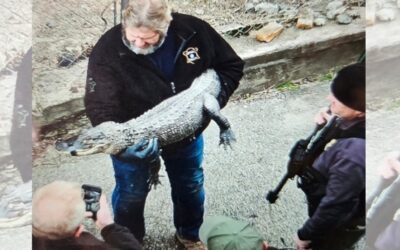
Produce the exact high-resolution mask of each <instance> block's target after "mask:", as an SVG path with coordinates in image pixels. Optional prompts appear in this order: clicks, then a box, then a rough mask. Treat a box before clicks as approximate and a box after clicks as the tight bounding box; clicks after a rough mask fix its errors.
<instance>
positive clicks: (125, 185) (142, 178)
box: [111, 135, 204, 240]
mask: <svg viewBox="0 0 400 250" xmlns="http://www.w3.org/2000/svg"><path fill="white" fill-rule="evenodd" d="M203 149H204V141H203V136H202V135H200V136H199V137H197V138H196V139H195V140H194V141H193V142H191V143H190V144H189V145H187V146H185V147H182V148H180V149H178V150H176V151H175V152H174V153H163V154H162V157H163V160H164V163H165V167H166V171H167V173H168V177H169V180H170V183H171V190H172V191H171V195H172V201H173V204H174V224H175V227H176V230H177V233H178V234H179V235H180V236H181V237H183V238H186V239H192V240H197V239H198V237H199V236H198V234H199V228H200V226H201V224H202V223H203V214H204V187H203V183H204V174H203V168H202V161H203ZM111 158H112V162H113V166H114V171H115V182H116V185H115V189H114V192H113V194H112V206H113V210H114V220H115V222H116V223H118V224H121V225H123V226H126V227H128V228H129V229H130V230H131V232H132V233H133V234H134V235H135V237H136V238H137V239H138V240H142V239H143V237H144V235H145V226H144V216H143V212H144V205H145V201H146V197H147V193H148V185H147V182H146V181H147V179H148V177H149V172H148V168H147V167H146V166H143V165H141V164H137V163H132V162H129V163H128V162H124V161H121V160H118V159H117V158H116V157H114V156H112V157H111Z"/></svg>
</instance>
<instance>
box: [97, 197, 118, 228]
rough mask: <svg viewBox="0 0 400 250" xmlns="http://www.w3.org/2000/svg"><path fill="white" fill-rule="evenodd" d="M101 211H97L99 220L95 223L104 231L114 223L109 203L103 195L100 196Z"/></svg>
mask: <svg viewBox="0 0 400 250" xmlns="http://www.w3.org/2000/svg"><path fill="white" fill-rule="evenodd" d="M99 202H100V209H99V211H97V220H96V221H95V223H96V226H97V227H98V228H99V229H100V230H102V229H103V228H104V227H105V226H108V225H111V224H113V223H114V219H113V217H112V214H111V211H110V208H109V206H108V203H107V199H106V196H105V195H104V194H102V195H101V196H100V201H99Z"/></svg>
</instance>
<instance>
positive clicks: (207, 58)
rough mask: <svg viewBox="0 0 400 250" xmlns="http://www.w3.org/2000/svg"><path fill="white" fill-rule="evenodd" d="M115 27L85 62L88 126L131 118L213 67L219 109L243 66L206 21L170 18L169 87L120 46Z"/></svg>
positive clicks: (149, 64) (119, 33) (150, 67)
mask: <svg viewBox="0 0 400 250" xmlns="http://www.w3.org/2000/svg"><path fill="white" fill-rule="evenodd" d="M121 28H122V26H121V25H117V26H115V27H113V28H112V29H110V30H109V31H107V32H106V33H105V34H104V35H103V36H102V37H101V38H100V39H99V41H98V42H97V44H96V45H95V47H94V48H93V51H92V53H91V55H90V58H89V66H88V73H87V84H86V94H85V99H84V102H85V107H86V114H87V116H88V118H89V119H90V121H91V123H92V125H93V126H96V125H98V124H100V123H102V122H105V121H114V122H120V123H122V122H126V121H128V120H130V119H132V118H136V117H138V116H140V115H141V114H143V113H144V112H145V111H147V110H149V109H151V108H153V107H154V106H156V105H157V104H159V103H160V102H162V101H163V100H165V99H166V98H168V97H171V96H173V95H175V94H177V93H179V92H181V91H183V90H185V89H187V88H189V87H190V85H191V83H192V82H193V80H194V79H195V78H196V77H198V76H199V75H200V74H202V73H203V72H204V71H205V70H207V69H209V68H213V69H215V71H216V72H217V74H218V75H219V77H220V80H221V87H222V90H221V93H220V95H219V96H218V101H219V103H220V106H221V108H222V107H223V106H225V105H226V103H227V102H228V99H229V97H230V96H231V95H232V93H233V92H234V90H235V89H236V88H237V87H238V84H239V80H240V79H241V77H242V76H243V65H244V62H243V61H242V60H241V59H240V58H239V57H238V55H237V54H236V53H235V52H234V50H233V49H232V48H231V47H230V45H229V44H228V43H227V42H226V41H225V40H224V39H223V38H222V37H221V36H220V35H219V34H218V33H217V32H216V31H215V30H214V29H213V28H212V27H211V26H210V25H209V24H208V23H206V22H204V21H202V20H200V19H198V18H196V17H193V16H188V15H183V14H178V13H174V14H173V20H172V21H171V24H170V29H172V31H173V32H172V33H173V34H174V36H175V38H174V39H175V40H176V44H177V46H176V47H177V50H178V52H177V53H176V56H175V68H174V74H173V81H172V82H173V84H171V82H169V81H168V80H167V79H166V77H165V76H164V75H163V73H161V71H160V70H159V69H158V68H156V67H155V66H154V64H153V63H152V62H151V60H150V59H149V58H148V57H146V56H144V55H138V54H135V53H134V52H132V51H131V50H129V49H128V48H127V46H125V45H124V43H123V41H122V30H121ZM190 48H194V49H197V53H198V57H199V59H198V60H195V61H193V63H190V62H188V61H187V58H186V57H185V55H184V54H183V52H185V51H188V50H190ZM208 122H209V121H207V123H206V124H204V126H203V128H202V129H201V131H202V130H203V129H204V128H205V127H206V125H207V124H208ZM201 131H198V132H197V133H196V134H199V133H200V132H201Z"/></svg>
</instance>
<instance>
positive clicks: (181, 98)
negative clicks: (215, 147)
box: [65, 69, 234, 155]
mask: <svg viewBox="0 0 400 250" xmlns="http://www.w3.org/2000/svg"><path fill="white" fill-rule="evenodd" d="M220 88H221V86H220V81H219V78H218V75H217V74H216V72H215V71H214V70H211V69H209V70H207V71H206V72H204V73H203V74H202V75H200V76H199V77H197V78H196V79H195V80H194V81H193V83H192V84H191V86H190V88H188V89H186V90H184V91H182V92H180V93H179V94H177V95H175V96H172V97H170V98H168V99H166V100H164V101H163V102H161V103H160V104H158V105H157V106H155V107H154V108H152V109H150V110H149V111H147V112H145V113H144V114H143V115H141V116H139V117H137V118H136V119H131V120H129V121H127V122H125V123H115V122H104V123H102V124H99V125H98V126H96V127H94V128H91V129H89V130H87V131H85V132H83V133H82V134H81V135H80V136H79V137H78V139H77V140H76V141H75V142H74V144H73V146H72V147H71V146H69V147H68V149H65V150H69V151H70V152H71V151H72V150H73V151H74V152H75V153H74V154H75V155H89V154H95V153H108V154H118V153H119V152H120V151H122V150H123V149H125V148H126V147H128V146H130V145H133V144H135V143H137V142H138V141H139V140H140V139H142V138H145V139H151V138H158V140H159V143H160V145H161V146H165V145H168V144H172V143H175V142H178V141H181V140H183V139H185V138H187V137H189V136H191V135H193V134H194V132H195V131H196V130H197V129H199V128H200V127H201V125H202V124H203V120H204V119H205V118H204V114H205V113H208V114H209V115H210V117H211V118H212V119H213V120H215V121H216V122H217V124H218V125H219V126H220V128H221V143H222V144H224V146H226V145H230V141H232V140H234V136H233V133H232V132H231V130H230V126H229V122H228V121H227V120H226V118H224V117H223V116H221V114H220V113H219V104H218V102H217V100H216V97H217V96H218V94H219V92H220ZM229 137H232V138H229ZM226 140H227V141H226Z"/></svg>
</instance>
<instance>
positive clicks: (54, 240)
mask: <svg viewBox="0 0 400 250" xmlns="http://www.w3.org/2000/svg"><path fill="white" fill-rule="evenodd" d="M83 194H84V190H83V189H82V188H81V185H79V184H78V183H71V182H65V181H55V182H52V183H50V184H48V185H45V186H43V187H41V188H39V189H38V190H37V191H36V193H35V194H34V196H33V201H32V208H33V216H32V234H33V243H32V245H33V249H38V250H41V249H49V250H50V249H51V250H58V249H60V250H62V249H65V250H67V249H68V250H74V249H82V250H83V249H96V250H107V249H114V250H115V249H123V250H125V249H126V250H141V249H142V246H141V245H140V244H139V242H138V241H137V240H136V238H135V237H134V236H133V234H132V233H131V232H130V231H129V230H128V229H127V228H125V227H123V226H120V225H118V224H115V223H114V220H113V218H112V215H111V212H110V210H109V208H108V204H107V201H106V198H105V196H104V195H101V196H100V200H99V202H98V203H97V204H96V205H97V206H98V205H99V206H100V207H99V208H98V207H97V209H98V211H97V212H96V213H95V214H96V215H95V216H94V214H93V213H92V212H87V203H86V202H85V201H84V195H83ZM97 209H96V210H97ZM85 218H95V224H96V226H97V228H98V229H100V230H101V235H102V237H103V239H104V241H102V240H99V239H97V238H96V237H95V236H94V235H92V234H90V233H89V232H86V231H85V230H84V226H83V224H82V223H83V221H84V220H85Z"/></svg>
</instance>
